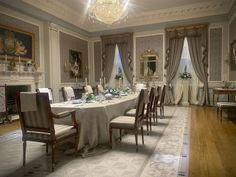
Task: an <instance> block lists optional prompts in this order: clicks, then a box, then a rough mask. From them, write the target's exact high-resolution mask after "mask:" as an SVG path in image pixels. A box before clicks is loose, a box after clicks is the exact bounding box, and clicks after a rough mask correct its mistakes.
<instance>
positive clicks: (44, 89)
mask: <svg viewBox="0 0 236 177" xmlns="http://www.w3.org/2000/svg"><path fill="white" fill-rule="evenodd" d="M36 92H39V93H47V94H48V98H49V101H50V103H53V94H52V93H53V92H52V89H51V88H37V89H36Z"/></svg>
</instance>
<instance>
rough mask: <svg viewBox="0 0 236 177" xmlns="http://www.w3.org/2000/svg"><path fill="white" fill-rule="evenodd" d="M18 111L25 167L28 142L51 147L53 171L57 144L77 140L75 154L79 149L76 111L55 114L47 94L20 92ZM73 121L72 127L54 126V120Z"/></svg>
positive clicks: (18, 95)
mask: <svg viewBox="0 0 236 177" xmlns="http://www.w3.org/2000/svg"><path fill="white" fill-rule="evenodd" d="M16 102H17V110H18V113H19V116H20V124H21V130H22V141H23V166H25V161H26V142H27V141H35V142H42V143H46V152H47V154H48V146H49V145H50V146H51V161H52V163H51V164H52V165H51V168H52V171H54V166H55V162H54V161H55V147H56V144H57V143H61V142H62V141H64V140H68V139H69V138H71V137H74V138H75V152H77V149H78V142H79V138H78V137H79V130H80V129H79V125H78V124H77V122H76V119H75V111H74V110H70V111H64V112H61V113H58V114H54V113H53V112H52V110H51V106H50V103H49V98H48V94H47V93H36V92H20V93H17V95H16ZM68 116H70V117H71V119H72V125H71V126H70V125H61V124H60V125H59V124H54V119H61V118H66V117H67V118H68Z"/></svg>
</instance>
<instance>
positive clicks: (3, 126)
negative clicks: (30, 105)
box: [0, 120, 20, 135]
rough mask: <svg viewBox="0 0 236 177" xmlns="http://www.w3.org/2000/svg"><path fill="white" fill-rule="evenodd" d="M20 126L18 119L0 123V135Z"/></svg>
mask: <svg viewBox="0 0 236 177" xmlns="http://www.w3.org/2000/svg"><path fill="white" fill-rule="evenodd" d="M19 128H20V121H19V120H15V121H13V122H12V123H5V124H1V125H0V135H3V134H5V133H9V132H11V131H13V130H17V129H19Z"/></svg>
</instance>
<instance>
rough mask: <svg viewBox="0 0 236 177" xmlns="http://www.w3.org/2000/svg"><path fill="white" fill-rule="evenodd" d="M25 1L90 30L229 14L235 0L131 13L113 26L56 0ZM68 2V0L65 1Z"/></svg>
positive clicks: (217, 0) (216, 0) (96, 30)
mask: <svg viewBox="0 0 236 177" xmlns="http://www.w3.org/2000/svg"><path fill="white" fill-rule="evenodd" d="M23 2H25V3H28V4H30V5H32V6H35V7H37V8H39V9H41V10H43V11H46V12H47V13H49V14H51V15H54V16H56V17H58V18H60V19H62V20H64V21H66V22H69V23H71V24H73V25H75V26H78V27H79V28H81V29H84V30H86V31H88V32H98V31H104V30H112V29H121V28H127V27H135V26H141V25H148V24H156V23H162V22H170V21H176V20H187V19H193V18H201V17H208V16H214V15H223V14H228V13H229V11H230V9H231V7H232V5H233V3H234V0H214V1H210V2H209V1H208V2H202V3H195V4H192V5H185V6H180V7H175V8H168V9H161V10H154V11H149V12H142V13H135V12H134V13H135V14H134V13H133V14H129V17H128V19H127V21H126V22H123V23H120V24H114V25H111V26H108V25H103V24H96V23H92V22H91V21H89V20H88V17H87V14H83V12H77V11H75V10H74V9H72V8H69V7H68V6H66V5H65V4H64V3H61V2H59V1H55V0H23ZM65 3H68V2H65Z"/></svg>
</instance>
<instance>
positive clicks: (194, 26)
mask: <svg viewBox="0 0 236 177" xmlns="http://www.w3.org/2000/svg"><path fill="white" fill-rule="evenodd" d="M207 26H208V24H199V25H187V26H178V27H171V28H166V31H167V32H172V31H179V30H184V29H193V28H205V27H207Z"/></svg>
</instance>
